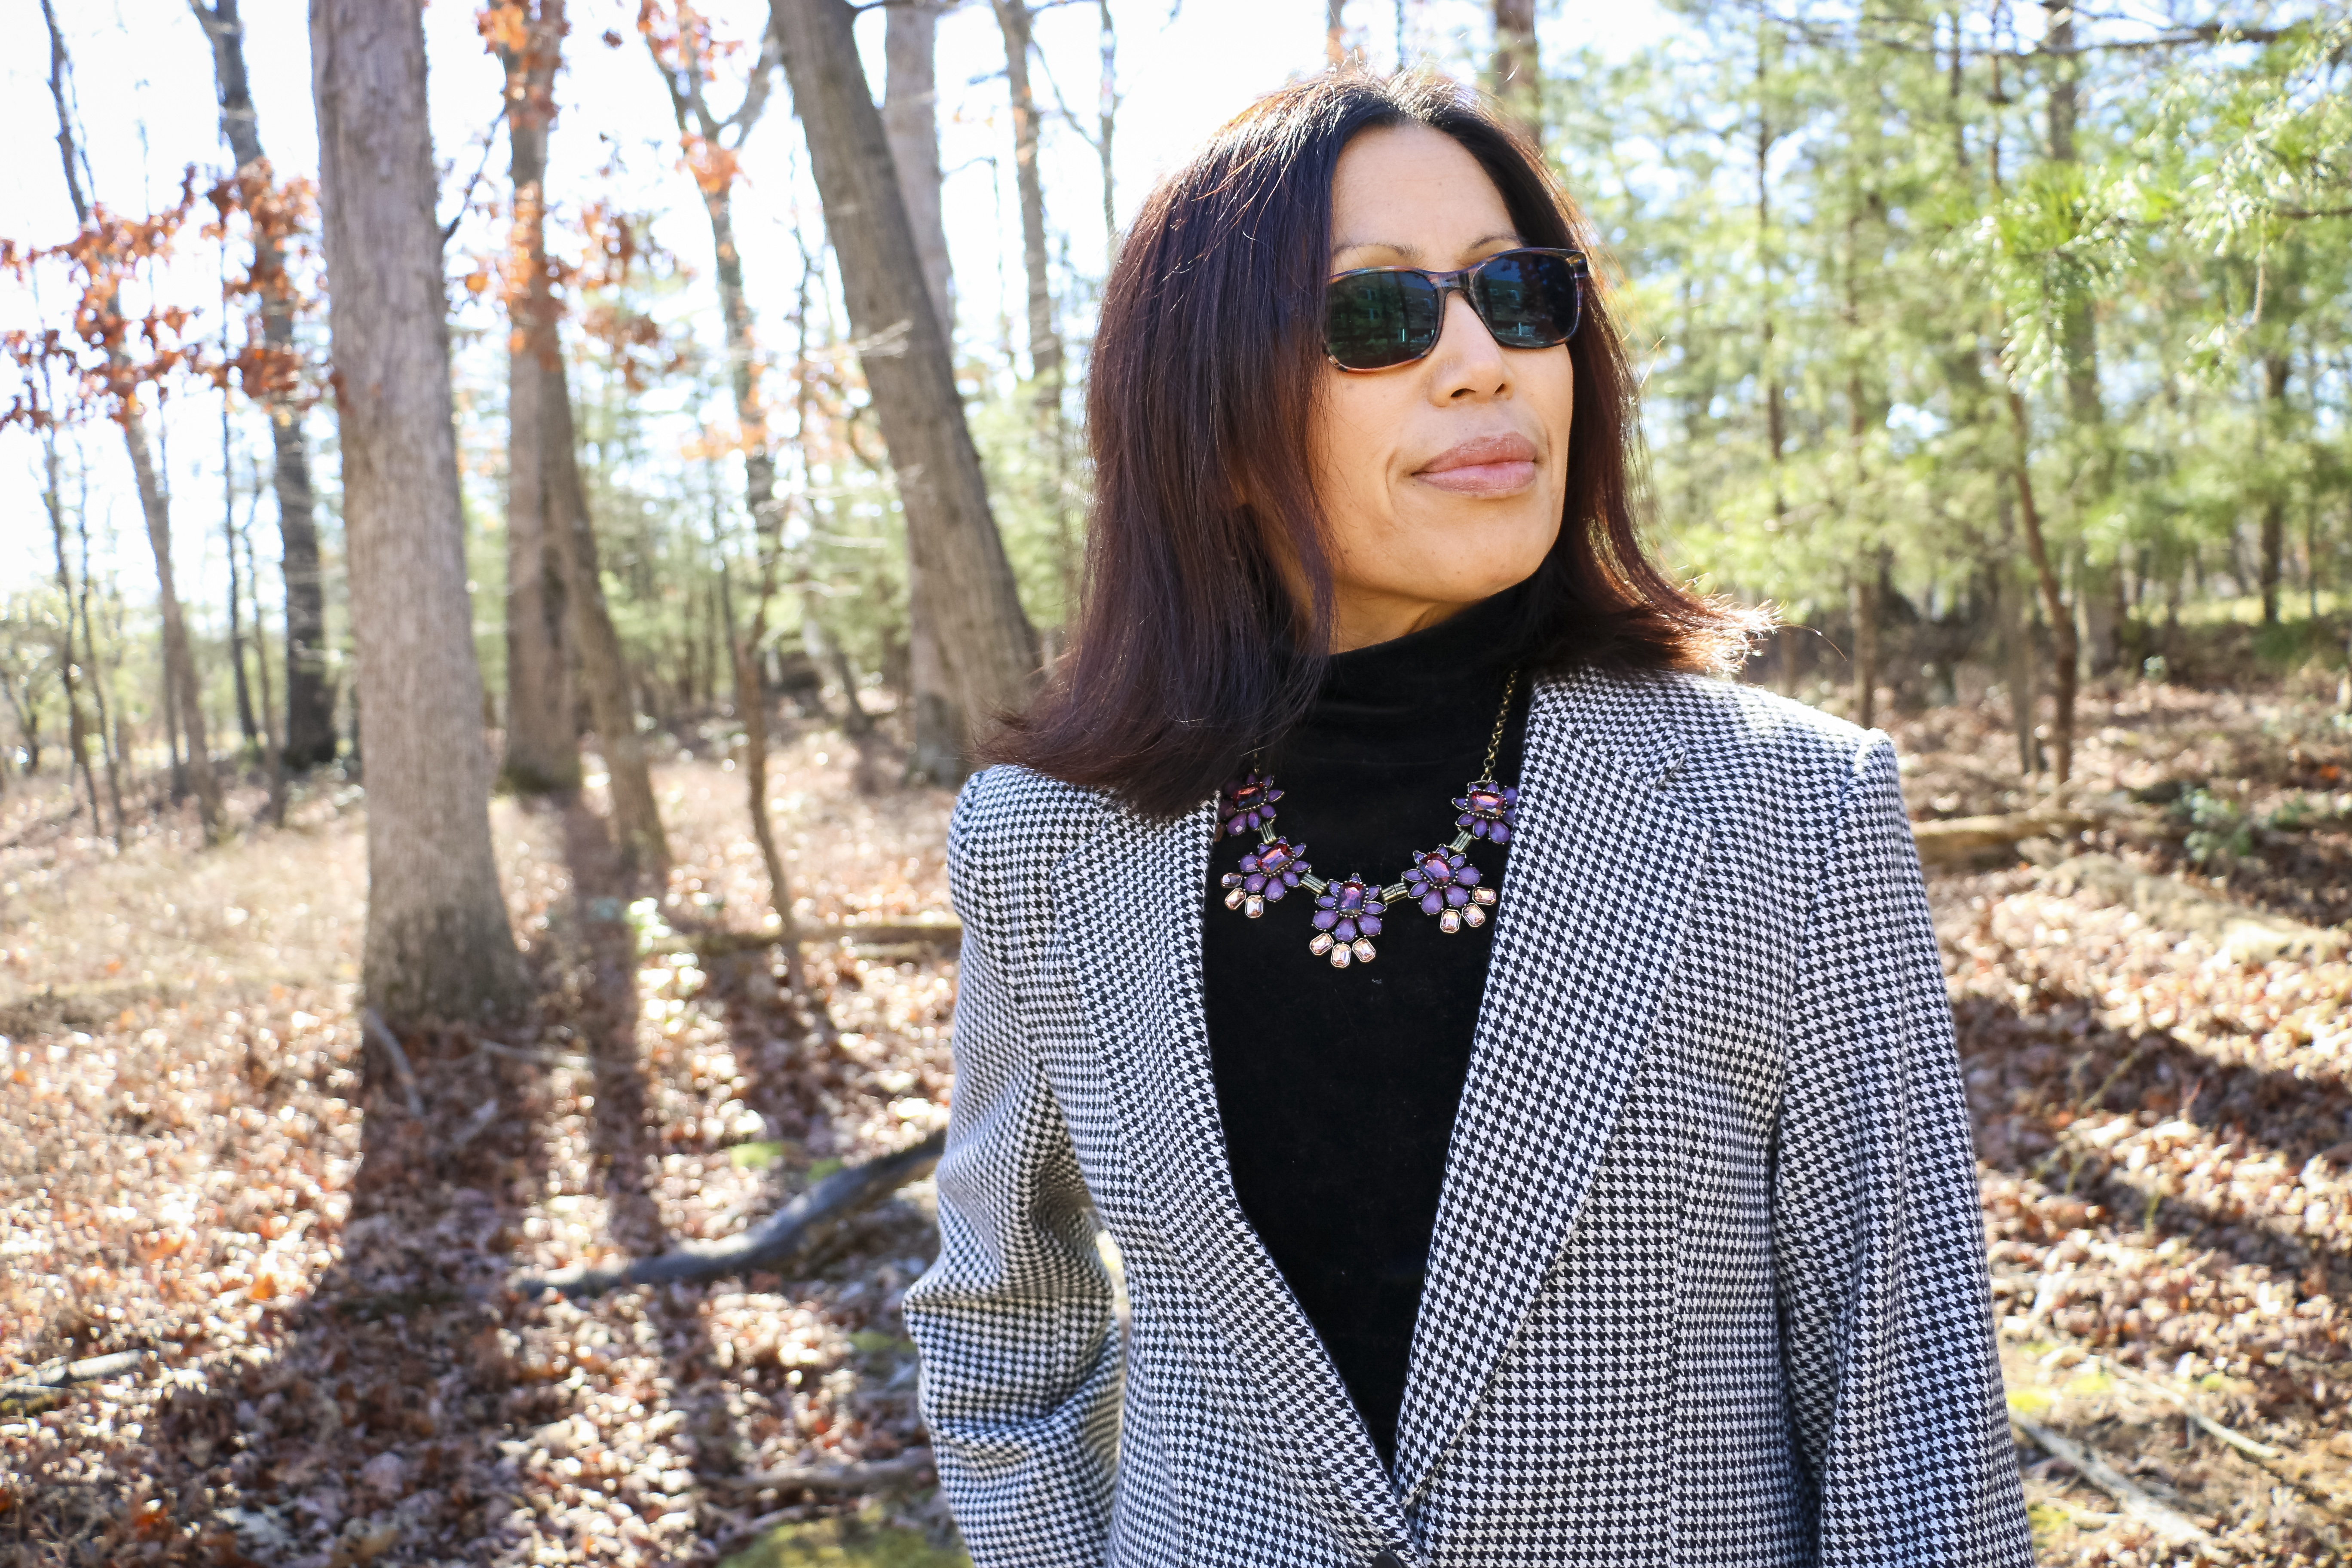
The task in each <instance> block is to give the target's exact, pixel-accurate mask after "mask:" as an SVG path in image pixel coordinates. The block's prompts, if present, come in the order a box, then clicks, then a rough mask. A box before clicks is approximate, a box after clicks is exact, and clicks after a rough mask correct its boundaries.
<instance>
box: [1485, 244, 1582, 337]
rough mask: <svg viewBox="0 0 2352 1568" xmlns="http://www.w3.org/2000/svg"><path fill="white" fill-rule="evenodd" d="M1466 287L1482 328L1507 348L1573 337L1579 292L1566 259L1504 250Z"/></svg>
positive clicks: (1573, 274) (1529, 251)
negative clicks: (1482, 321) (1475, 306)
mask: <svg viewBox="0 0 2352 1568" xmlns="http://www.w3.org/2000/svg"><path fill="white" fill-rule="evenodd" d="M1470 286H1471V288H1472V289H1473V290H1474V295H1473V299H1474V300H1475V303H1476V305H1477V307H1478V314H1479V316H1480V318H1481V319H1482V320H1484V321H1486V330H1487V331H1490V332H1492V333H1494V334H1495V341H1496V342H1498V343H1501V344H1502V345H1503V346H1504V347H1505V348H1515V349H1540V348H1549V347H1551V346H1552V345H1553V344H1554V343H1564V342H1568V340H1569V339H1570V338H1571V337H1574V336H1575V335H1576V325H1577V318H1578V315H1579V313H1580V311H1579V305H1580V298H1581V292H1582V291H1581V290H1580V289H1579V288H1578V279H1577V268H1576V264H1575V263H1574V262H1572V261H1570V259H1569V258H1566V257H1564V256H1548V255H1546V254H1544V253H1543V252H1542V251H1538V250H1507V251H1505V252H1504V253H1503V254H1502V255H1500V256H1496V257H1493V258H1489V259H1488V260H1487V261H1486V263H1485V264H1484V265H1483V266H1481V267H1479V268H1478V269H1477V270H1476V271H1475V273H1473V274H1472V277H1471V284H1470Z"/></svg>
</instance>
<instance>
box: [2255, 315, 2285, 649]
mask: <svg viewBox="0 0 2352 1568" xmlns="http://www.w3.org/2000/svg"><path fill="white" fill-rule="evenodd" d="M2290 367H2291V362H2289V360H2288V359H2287V357H2286V355H2284V354H2283V353H2273V354H2264V355H2263V391H2264V392H2265V393H2267V394H2268V402H2269V405H2270V406H2269V407H2267V408H2265V409H2264V410H2263V421H2264V423H2266V424H2267V425H2269V426H2271V433H2273V434H2279V435H2283V434H2284V427H2285V423H2286V422H2285V419H2284V415H2285V413H2286V389H2287V381H2288V375H2289V372H2290ZM2258 572H2259V576H2260V580H2261V583H2262V590H2263V625H2264V626H2276V625H2278V618H2279V584H2281V583H2282V582H2283V581H2284V578H2285V575H2286V497H2285V496H2284V494H2283V493H2281V491H2280V489H2278V487H2277V485H2276V483H2275V481H2273V484H2272V487H2271V493H2270V496H2269V498H2268V499H2267V500H2264V501H2263V554H2262V564H2261V566H2260V568H2259V569H2258Z"/></svg>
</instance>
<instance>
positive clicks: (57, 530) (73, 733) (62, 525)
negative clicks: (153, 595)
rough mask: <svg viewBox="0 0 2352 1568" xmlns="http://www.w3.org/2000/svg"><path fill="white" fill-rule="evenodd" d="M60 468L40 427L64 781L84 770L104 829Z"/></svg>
mask: <svg viewBox="0 0 2352 1568" xmlns="http://www.w3.org/2000/svg"><path fill="white" fill-rule="evenodd" d="M41 504H42V506H43V507H44V508H45V509H46V510H47V512H48V514H49V541H50V543H51V544H52V546H53V547H54V548H55V550H56V553H57V566H58V602H59V604H60V605H62V606H63V608H64V612H65V613H64V614H63V615H62V616H60V617H59V621H60V623H61V629H60V630H59V632H58V684H59V685H60V686H62V687H63V688H64V689H65V699H66V755H67V759H68V760H67V765H66V785H67V788H68V790H70V789H71V788H72V786H73V775H74V774H75V773H80V774H81V782H82V787H83V788H84V789H85V790H86V791H88V793H89V826H90V831H91V832H92V833H103V832H105V831H106V816H105V814H104V813H103V812H101V811H100V809H99V804H98V775H97V774H96V773H92V772H91V771H90V766H89V734H88V732H87V731H85V730H84V728H83V725H82V717H81V697H80V695H79V692H78V691H77V690H76V689H75V688H76V684H77V682H76V679H75V676H76V673H77V669H78V667H79V663H80V661H79V658H77V656H76V654H75V651H74V649H75V638H74V603H75V595H74V581H73V571H72V568H71V567H70V566H69V565H68V563H67V561H66V501H65V497H64V495H63V494H62V493H60V491H59V489H58V437H57V429H56V426H48V427H47V428H45V429H43V430H42V432H41ZM87 632H88V628H87V627H85V628H84V633H85V635H84V637H83V638H82V646H83V647H89V648H90V649H91V650H92V651H91V654H90V664H91V665H93V666H94V665H96V664H97V663H98V656H97V653H96V651H95V648H96V645H95V644H94V643H92V642H90V641H89V637H88V636H87ZM38 754H39V753H38V752H34V756H35V759H36V760H37V759H38ZM115 815H116V818H117V820H116V822H115V825H114V837H115V842H116V843H117V844H118V845H120V844H121V839H122V824H121V820H120V819H121V813H120V812H118V813H116V814H115Z"/></svg>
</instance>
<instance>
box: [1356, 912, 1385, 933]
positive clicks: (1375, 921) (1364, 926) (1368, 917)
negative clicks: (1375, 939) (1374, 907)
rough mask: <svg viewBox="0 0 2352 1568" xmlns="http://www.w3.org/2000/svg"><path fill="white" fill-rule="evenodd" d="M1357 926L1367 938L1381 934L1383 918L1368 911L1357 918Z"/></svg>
mask: <svg viewBox="0 0 2352 1568" xmlns="http://www.w3.org/2000/svg"><path fill="white" fill-rule="evenodd" d="M1356 924H1357V926H1358V927H1359V928H1360V930H1361V931H1363V933H1364V934H1365V935H1366V936H1378V935H1380V934H1381V917H1380V916H1378V915H1376V914H1372V913H1370V912H1369V911H1367V912H1366V913H1364V914H1361V915H1359V916H1357V917H1356Z"/></svg>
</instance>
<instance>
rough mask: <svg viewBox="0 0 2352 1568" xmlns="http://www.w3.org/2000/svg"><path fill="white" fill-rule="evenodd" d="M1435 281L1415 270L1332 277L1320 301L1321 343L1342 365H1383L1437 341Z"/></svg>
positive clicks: (1440, 317)
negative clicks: (1321, 304) (1321, 319)
mask: <svg viewBox="0 0 2352 1568" xmlns="http://www.w3.org/2000/svg"><path fill="white" fill-rule="evenodd" d="M1438 304H1439V301H1438V294H1437V286H1436V285H1435V284H1433V283H1432V282H1430V280H1429V279H1426V278H1423V276H1422V275H1421V274H1420V273H1418V272H1356V273H1350V274H1349V275H1347V276H1345V277H1341V278H1335V279H1332V280H1331V283H1330V287H1329V288H1328V289H1327V290H1326V291H1325V294H1324V300H1323V346H1324V348H1325V350H1326V351H1327V352H1328V353H1329V354H1330V356H1331V358H1332V359H1333V360H1334V361H1335V362H1336V363H1339V365H1340V366H1341V367H1343V368H1344V369H1348V370H1385V369H1387V368H1388V367H1389V366H1390V365H1392V364H1403V363H1406V362H1407V361H1409V360H1417V359H1419V358H1420V357H1421V356H1422V355H1423V354H1425V353H1428V352H1429V351H1430V350H1431V349H1433V348H1434V347H1436V346H1437V333H1438V330H1439V328H1440V326H1441V325H1442V324H1443V322H1444V311H1442V310H1440V309H1439V308H1438Z"/></svg>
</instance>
